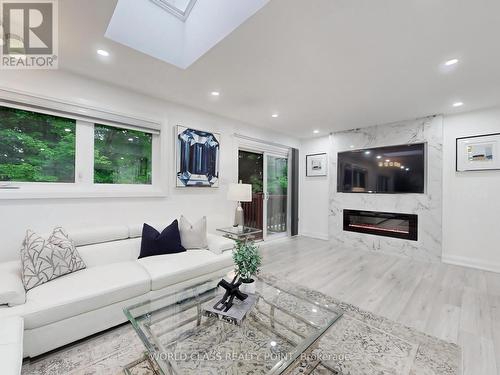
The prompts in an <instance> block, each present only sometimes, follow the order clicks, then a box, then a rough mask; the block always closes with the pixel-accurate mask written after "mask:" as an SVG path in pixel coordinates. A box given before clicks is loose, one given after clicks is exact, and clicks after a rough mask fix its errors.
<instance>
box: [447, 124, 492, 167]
mask: <svg viewBox="0 0 500 375" xmlns="http://www.w3.org/2000/svg"><path fill="white" fill-rule="evenodd" d="M499 151H500V133H498V134H486V135H476V136H473V137H463V138H457V155H456V162H457V166H456V170H457V172H465V171H484V170H491V169H500V155H499Z"/></svg>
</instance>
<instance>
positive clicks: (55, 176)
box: [0, 106, 76, 182]
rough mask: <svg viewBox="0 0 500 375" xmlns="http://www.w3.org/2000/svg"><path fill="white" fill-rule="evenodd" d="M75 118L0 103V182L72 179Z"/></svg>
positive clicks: (69, 180) (73, 172) (61, 180)
mask: <svg viewBox="0 0 500 375" xmlns="http://www.w3.org/2000/svg"><path fill="white" fill-rule="evenodd" d="M75 131H76V121H75V120H72V119H67V118H63V117H58V116H52V115H46V114H42V113H36V112H31V111H25V110H20V109H15V108H9V107H3V106H0V181H16V182H75Z"/></svg>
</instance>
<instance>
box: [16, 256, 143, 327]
mask: <svg viewBox="0 0 500 375" xmlns="http://www.w3.org/2000/svg"><path fill="white" fill-rule="evenodd" d="M150 286H151V282H150V278H149V275H148V273H147V272H146V271H145V270H144V269H143V268H142V267H141V266H140V265H139V264H138V263H137V261H130V262H122V263H113V264H108V265H104V266H99V267H92V268H86V269H84V270H82V271H79V272H76V273H72V274H69V275H66V276H63V277H60V278H58V279H56V280H53V281H51V282H50V283H47V284H43V285H41V286H39V287H37V288H34V289H32V290H30V291H29V292H28V293H27V298H26V304H25V305H24V307H25V309H24V312H23V316H24V322H25V326H26V328H27V329H33V328H37V327H41V326H44V325H46V324H50V323H53V322H56V321H59V320H63V319H67V318H69V317H72V316H75V315H79V314H83V313H86V312H89V311H92V310H95V309H99V308H101V307H104V306H108V305H111V304H113V303H117V302H121V301H125V300H127V299H130V298H133V297H136V296H140V295H143V294H145V293H148V292H149V291H150V289H151V288H150Z"/></svg>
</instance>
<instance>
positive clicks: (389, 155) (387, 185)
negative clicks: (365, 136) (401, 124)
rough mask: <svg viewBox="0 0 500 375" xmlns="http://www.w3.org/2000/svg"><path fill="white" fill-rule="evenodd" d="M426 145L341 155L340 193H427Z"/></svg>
mask: <svg viewBox="0 0 500 375" xmlns="http://www.w3.org/2000/svg"><path fill="white" fill-rule="evenodd" d="M425 152H426V147H425V143H416V144H409V145H402V146H389V147H377V148H367V149H364V150H352V151H346V152H339V153H338V159H337V162H338V169H337V191H338V192H342V193H387V194H391V193H392V194H397V193H424V189H425V159H426V158H425Z"/></svg>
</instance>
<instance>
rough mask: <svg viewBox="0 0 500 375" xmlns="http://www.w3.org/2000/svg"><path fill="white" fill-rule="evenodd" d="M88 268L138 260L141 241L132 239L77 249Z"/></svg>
mask: <svg viewBox="0 0 500 375" xmlns="http://www.w3.org/2000/svg"><path fill="white" fill-rule="evenodd" d="M77 249H78V252H79V253H80V255H81V257H82V259H83V260H84V262H85V264H86V265H87V267H96V266H102V265H105V264H111V263H119V262H128V261H131V260H136V259H137V258H138V257H139V252H140V250H141V239H140V238H131V239H128V240H119V241H112V242H105V243H98V244H93V245H87V246H80V247H77Z"/></svg>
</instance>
